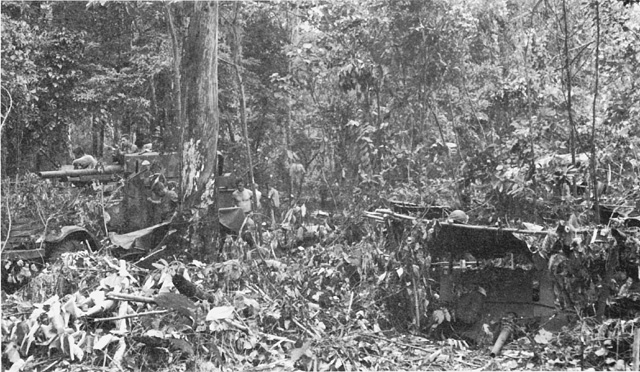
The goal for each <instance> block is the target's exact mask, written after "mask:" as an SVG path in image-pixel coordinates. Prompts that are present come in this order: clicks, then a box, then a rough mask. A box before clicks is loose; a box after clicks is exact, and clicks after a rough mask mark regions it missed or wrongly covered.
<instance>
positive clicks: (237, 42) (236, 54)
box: [231, 2, 262, 245]
mask: <svg viewBox="0 0 640 372" xmlns="http://www.w3.org/2000/svg"><path fill="white" fill-rule="evenodd" d="M235 9H236V17H235V18H234V22H233V25H232V27H231V30H232V32H233V46H232V48H231V53H232V55H233V69H234V71H235V73H236V83H237V84H238V90H239V91H240V92H239V93H240V94H239V98H240V121H241V122H242V132H243V133H244V141H245V144H246V146H247V159H248V161H249V182H250V183H251V184H250V185H249V188H250V189H251V190H252V191H253V195H254V198H253V210H254V211H255V212H258V198H257V195H258V194H257V193H256V185H255V183H256V182H255V178H254V176H253V159H252V157H251V145H250V144H249V130H248V128H247V101H246V96H245V93H244V83H243V81H242V74H241V73H240V62H241V59H242V35H241V32H242V31H241V30H240V25H239V24H238V19H237V17H238V14H239V10H240V3H239V2H237V3H236V8H235ZM256 227H257V230H258V243H260V245H262V231H261V230H262V228H261V226H260V224H259V223H256Z"/></svg>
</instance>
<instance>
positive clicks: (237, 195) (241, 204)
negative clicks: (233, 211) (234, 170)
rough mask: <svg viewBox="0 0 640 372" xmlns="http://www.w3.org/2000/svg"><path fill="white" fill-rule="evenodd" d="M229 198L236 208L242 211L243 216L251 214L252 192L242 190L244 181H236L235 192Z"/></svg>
mask: <svg viewBox="0 0 640 372" xmlns="http://www.w3.org/2000/svg"><path fill="white" fill-rule="evenodd" d="M231 196H232V197H233V201H234V202H235V203H236V206H237V207H238V208H240V209H242V211H243V212H244V214H245V215H247V214H249V213H251V198H253V192H251V190H248V189H245V188H244V181H243V180H242V179H238V180H237V181H236V190H235V191H234V192H233V194H231Z"/></svg>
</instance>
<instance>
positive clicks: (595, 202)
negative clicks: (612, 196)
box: [591, 1, 600, 224]
mask: <svg viewBox="0 0 640 372" xmlns="http://www.w3.org/2000/svg"><path fill="white" fill-rule="evenodd" d="M594 3H595V4H594V6H595V11H596V57H595V59H596V60H595V82H594V87H593V105H592V109H593V115H592V122H591V185H592V187H593V210H594V211H595V217H596V219H595V221H596V224H600V195H598V191H599V190H598V175H597V172H596V170H597V167H596V160H597V159H596V104H597V102H598V83H599V74H598V68H599V63H598V62H599V61H598V56H599V54H600V7H599V4H598V1H594Z"/></svg>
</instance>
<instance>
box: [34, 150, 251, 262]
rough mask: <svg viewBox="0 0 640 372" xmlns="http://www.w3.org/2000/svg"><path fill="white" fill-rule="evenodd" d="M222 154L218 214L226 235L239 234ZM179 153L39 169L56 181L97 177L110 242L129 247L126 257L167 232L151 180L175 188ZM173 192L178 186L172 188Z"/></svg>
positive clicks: (147, 247) (158, 241)
mask: <svg viewBox="0 0 640 372" xmlns="http://www.w3.org/2000/svg"><path fill="white" fill-rule="evenodd" d="M223 163H224V158H223V157H222V155H221V154H218V175H217V178H216V184H217V186H218V200H217V201H218V216H219V221H220V224H221V230H222V231H223V232H224V233H232V234H233V233H236V234H237V233H238V232H239V230H240V228H241V226H242V225H243V222H244V213H243V212H242V210H241V209H240V208H237V207H236V206H235V203H234V202H233V198H232V193H233V179H232V178H233V177H232V176H231V174H229V173H227V174H223ZM180 171H181V168H180V157H179V154H177V153H168V154H159V153H157V152H145V153H139V154H126V155H124V156H123V158H122V159H121V161H120V164H109V165H104V166H99V167H97V168H96V169H62V170H58V171H47V172H40V173H39V175H40V177H42V178H45V179H58V180H60V181H67V182H72V183H74V184H76V185H83V184H84V185H87V184H92V183H93V182H95V181H97V182H99V183H100V184H101V186H100V187H104V191H105V193H110V195H109V198H108V203H106V204H107V205H106V206H105V211H106V212H107V215H108V217H107V219H108V223H107V226H108V228H109V231H111V232H112V233H111V234H110V239H111V242H112V243H113V244H115V245H118V246H120V247H123V248H124V249H126V250H127V251H128V253H127V254H126V256H131V257H139V256H141V255H144V254H146V253H148V252H149V251H153V250H155V248H156V247H157V246H158V245H161V244H162V243H163V239H164V238H165V237H166V235H167V233H168V232H169V231H170V224H169V223H168V222H167V221H165V220H163V218H162V213H161V212H162V211H161V208H162V206H160V205H158V204H155V203H152V202H151V201H150V200H151V199H153V198H154V195H153V191H152V184H153V182H154V181H155V180H157V179H159V178H160V179H162V182H163V183H164V184H165V185H169V184H171V185H174V186H175V187H177V185H178V184H179V179H180ZM176 191H177V190H176Z"/></svg>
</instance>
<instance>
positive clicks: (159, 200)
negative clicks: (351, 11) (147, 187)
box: [149, 176, 178, 221]
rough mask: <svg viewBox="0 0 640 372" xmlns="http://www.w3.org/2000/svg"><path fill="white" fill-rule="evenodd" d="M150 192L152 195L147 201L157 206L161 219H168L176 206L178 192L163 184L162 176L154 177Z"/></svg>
mask: <svg viewBox="0 0 640 372" xmlns="http://www.w3.org/2000/svg"><path fill="white" fill-rule="evenodd" d="M151 192H152V193H153V196H152V197H151V198H149V201H150V202H151V203H153V204H155V205H157V206H158V208H159V214H160V219H161V221H167V220H170V219H171V218H172V217H173V215H174V213H175V211H176V209H177V207H178V194H177V193H176V192H175V191H173V190H170V189H168V188H167V186H165V184H164V177H162V176H156V177H155V180H154V181H153V183H152V184H151Z"/></svg>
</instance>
